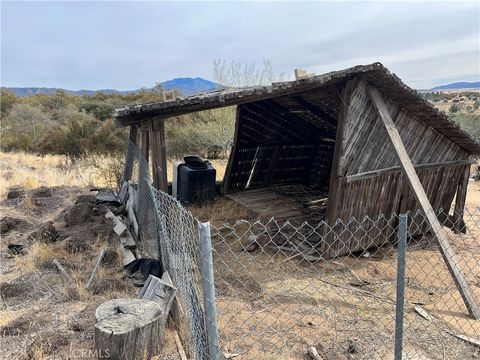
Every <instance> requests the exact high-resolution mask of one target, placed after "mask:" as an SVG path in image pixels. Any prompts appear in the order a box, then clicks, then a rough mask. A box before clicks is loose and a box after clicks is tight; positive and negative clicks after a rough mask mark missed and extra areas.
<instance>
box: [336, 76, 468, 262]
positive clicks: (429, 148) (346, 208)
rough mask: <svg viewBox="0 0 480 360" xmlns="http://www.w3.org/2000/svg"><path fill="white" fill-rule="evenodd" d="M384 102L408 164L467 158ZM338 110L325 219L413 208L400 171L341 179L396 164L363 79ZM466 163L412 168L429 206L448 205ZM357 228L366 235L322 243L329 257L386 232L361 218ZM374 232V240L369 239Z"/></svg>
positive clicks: (383, 237) (412, 198) (365, 244)
mask: <svg viewBox="0 0 480 360" xmlns="http://www.w3.org/2000/svg"><path fill="white" fill-rule="evenodd" d="M385 102H386V104H387V107H388V109H389V111H390V114H391V115H392V119H393V120H394V122H395V124H396V126H397V129H398V131H399V133H400V136H401V138H402V141H403V142H404V145H405V147H406V149H407V152H408V154H409V156H410V158H411V159H412V162H413V163H414V164H428V163H438V162H446V161H456V160H466V159H468V157H469V154H468V153H467V152H466V151H464V150H463V149H462V148H460V147H459V146H458V145H456V144H455V143H453V142H452V141H451V140H449V139H448V138H446V137H445V136H443V135H442V134H440V133H439V132H438V131H436V130H434V129H432V128H431V127H429V126H427V125H425V124H424V123H423V122H422V121H421V120H419V119H417V118H415V116H413V115H412V114H409V113H407V112H406V111H404V110H402V109H401V108H400V106H399V105H398V104H396V103H394V102H393V101H390V100H389V99H387V98H386V99H385ZM344 113H345V115H344V124H343V134H342V143H341V145H340V146H341V150H340V154H341V156H340V158H339V162H338V168H337V169H336V171H335V174H336V177H337V178H336V181H337V183H338V185H337V193H336V194H335V199H334V204H332V209H331V212H330V213H329V219H328V220H329V222H330V223H331V224H334V223H335V220H336V219H338V218H340V219H342V220H343V221H349V220H350V219H351V218H352V217H355V218H356V219H357V220H359V221H361V220H362V219H363V218H364V217H365V216H369V217H370V218H372V219H377V218H378V217H379V216H381V215H383V216H385V217H386V218H387V219H388V218H389V217H390V216H391V215H392V214H393V213H397V214H398V213H404V212H407V211H412V212H415V211H417V209H418V205H417V201H416V199H415V196H414V194H413V192H412V190H411V189H410V187H409V185H408V183H407V182H406V180H405V179H404V176H403V174H402V173H401V171H397V172H390V173H386V174H382V175H377V176H375V177H371V178H367V179H363V180H356V181H353V182H347V176H349V175H355V174H359V173H363V172H366V171H371V170H378V169H385V168H389V167H393V166H398V165H399V164H398V161H397V158H396V155H395V153H394V150H393V146H392V145H391V144H390V142H389V140H388V137H387V134H386V130H385V129H384V125H383V123H382V122H381V119H380V118H379V116H378V113H377V111H376V109H375V108H374V106H373V104H372V103H371V102H370V100H369V98H368V94H367V91H366V84H365V82H363V81H360V82H358V84H357V85H356V86H355V89H354V90H353V91H352V93H351V94H350V97H349V99H348V101H346V102H345V109H344ZM466 166H468V165H457V166H449V167H435V168H429V169H421V170H418V171H417V173H418V175H419V178H420V180H421V182H422V185H423V186H424V189H425V191H426V193H427V196H428V198H429V200H430V202H431V203H432V206H433V208H434V210H435V211H439V210H440V209H450V206H451V203H452V201H453V198H454V196H455V192H456V191H457V187H458V185H459V183H460V181H461V176H462V173H463V172H464V170H465V167H466ZM387 225H390V226H391V227H390V229H391V230H392V231H391V232H392V233H393V229H394V227H393V225H394V224H389V223H388V221H387V220H385V226H387ZM363 231H365V232H368V233H369V236H368V237H365V236H363V235H364V233H363V234H361V235H362V236H356V235H355V236H354V237H355V238H356V239H348V238H345V239H337V240H334V241H333V242H331V243H330V244H328V246H329V252H330V254H333V256H335V255H340V254H343V253H347V252H350V251H355V250H360V249H365V248H368V247H370V246H373V245H381V244H382V243H383V242H385V241H386V239H387V238H388V236H389V235H391V234H389V232H388V231H387V232H383V233H382V234H381V233H380V232H378V230H377V229H373V228H371V227H369V224H368V223H365V228H364V229H363V230H362V232H363ZM377 233H378V234H377ZM376 235H377V236H378V237H377V239H375V240H373V241H372V238H374V237H375V236H376Z"/></svg>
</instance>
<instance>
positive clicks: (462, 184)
mask: <svg viewBox="0 0 480 360" xmlns="http://www.w3.org/2000/svg"><path fill="white" fill-rule="evenodd" d="M464 167H465V168H464V170H463V173H462V176H461V177H460V181H459V184H458V187H457V194H456V196H455V210H454V213H453V226H454V229H455V232H463V233H465V232H466V229H465V222H464V221H463V213H464V211H465V200H466V199H467V187H468V179H469V177H470V164H468V165H464Z"/></svg>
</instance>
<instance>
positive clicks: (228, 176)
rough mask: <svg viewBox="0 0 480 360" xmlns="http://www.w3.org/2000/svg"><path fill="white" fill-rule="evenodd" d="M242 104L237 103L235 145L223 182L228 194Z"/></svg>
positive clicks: (224, 192) (223, 188)
mask: <svg viewBox="0 0 480 360" xmlns="http://www.w3.org/2000/svg"><path fill="white" fill-rule="evenodd" d="M241 110H242V105H237V109H236V114H235V135H234V136H233V146H232V149H231V151H230V155H229V157H228V163H227V168H226V170H225V174H224V175H223V184H222V193H223V194H226V193H228V191H229V190H230V181H231V179H230V177H231V173H232V167H233V162H234V161H235V155H236V152H237V151H236V150H237V141H238V132H239V126H240V125H239V123H240V117H241Z"/></svg>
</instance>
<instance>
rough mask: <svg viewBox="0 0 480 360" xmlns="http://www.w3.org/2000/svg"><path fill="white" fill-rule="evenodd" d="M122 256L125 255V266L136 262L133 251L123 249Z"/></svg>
mask: <svg viewBox="0 0 480 360" xmlns="http://www.w3.org/2000/svg"><path fill="white" fill-rule="evenodd" d="M122 254H123V266H127V265H128V264H130V263H131V262H133V261H135V260H136V258H135V255H134V253H133V252H132V250H130V249H127V248H125V247H124V248H122Z"/></svg>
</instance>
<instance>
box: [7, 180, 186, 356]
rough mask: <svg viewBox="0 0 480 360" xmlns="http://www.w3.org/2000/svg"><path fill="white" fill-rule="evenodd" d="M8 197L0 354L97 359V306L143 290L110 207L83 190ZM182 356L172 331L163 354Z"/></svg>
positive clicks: (32, 192)
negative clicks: (66, 278)
mask: <svg viewBox="0 0 480 360" xmlns="http://www.w3.org/2000/svg"><path fill="white" fill-rule="evenodd" d="M9 194H10V196H11V197H12V198H10V199H8V198H7V199H4V200H2V201H1V202H0V211H1V232H2V234H1V236H2V241H1V245H0V295H1V302H0V309H1V315H0V335H1V352H0V354H1V355H0V358H2V359H38V360H40V359H76V358H78V359H80V358H82V359H89V358H96V356H94V355H95V354H94V352H93V349H94V324H95V315H94V313H95V309H96V308H97V307H98V306H99V305H100V304H102V303H103V302H105V301H107V300H109V299H113V298H125V297H128V298H131V297H137V294H138V291H139V288H138V287H135V286H134V285H133V281H132V279H130V278H128V277H127V276H126V274H125V273H124V271H123V264H122V254H121V251H120V240H119V239H118V236H117V235H116V234H115V233H114V232H113V231H112V229H113V224H112V223H111V222H110V221H109V220H107V219H105V216H104V214H105V210H106V209H105V207H102V206H101V205H100V206H94V203H93V201H94V196H93V198H92V195H91V193H90V194H89V192H88V190H87V189H84V188H79V187H66V186H58V187H49V188H39V189H35V190H28V189H24V188H21V189H19V190H18V191H10V192H9ZM9 245H10V246H9ZM13 245H15V246H13ZM102 249H106V250H107V253H106V256H105V258H104V261H103V265H102V267H101V270H100V271H99V273H98V274H97V277H96V279H95V282H94V285H93V287H92V288H91V289H90V290H86V288H85V286H86V283H87V279H88V276H89V275H90V272H91V271H92V269H93V266H94V264H95V262H96V259H97V257H98V255H99V253H100V251H101V250H102ZM53 259H57V260H58V261H59V262H60V263H61V264H62V265H63V267H64V268H65V270H66V271H67V272H68V273H69V274H70V276H71V277H72V279H73V281H74V288H75V289H76V291H77V293H78V295H74V294H72V292H71V291H68V290H67V287H66V285H65V283H64V282H63V280H62V278H61V276H60V275H59V273H58V271H57V269H56V267H55V266H54V265H53V263H52V261H53ZM89 351H90V352H89ZM177 358H179V357H178V354H177V350H176V346H175V342H174V337H173V333H171V332H170V331H169V332H168V333H167V336H166V344H165V351H164V353H163V354H162V355H161V356H159V357H158V359H169V360H170V359H172V360H173V359H177Z"/></svg>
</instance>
